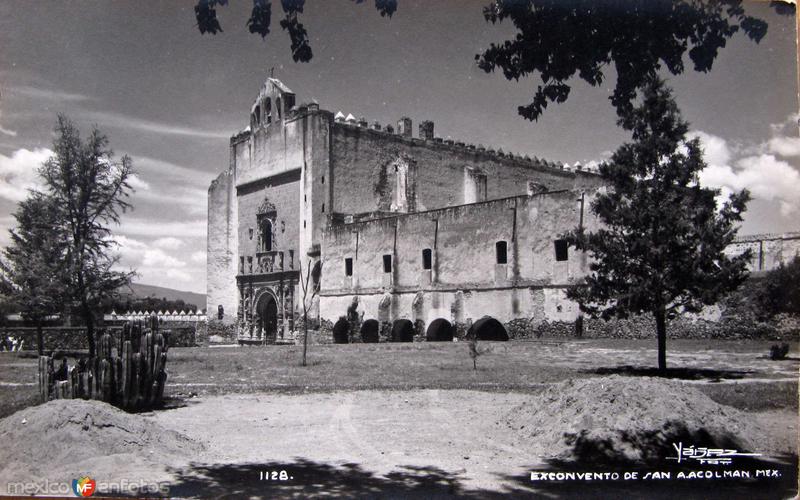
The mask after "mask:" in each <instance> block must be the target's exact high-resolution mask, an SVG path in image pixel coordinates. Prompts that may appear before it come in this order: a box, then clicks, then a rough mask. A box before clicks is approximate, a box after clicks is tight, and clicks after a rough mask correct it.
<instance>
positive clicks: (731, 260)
mask: <svg viewBox="0 0 800 500" xmlns="http://www.w3.org/2000/svg"><path fill="white" fill-rule="evenodd" d="M619 125H621V126H622V127H623V128H625V129H626V130H629V131H631V133H632V137H633V142H630V143H626V144H624V145H622V146H621V147H620V148H619V149H618V150H617V151H616V152H615V153H614V155H613V156H612V157H611V159H610V160H609V161H608V162H605V163H603V164H602V165H601V166H600V175H601V176H602V178H603V180H604V181H605V183H606V185H607V186H608V187H609V189H608V190H607V191H606V192H601V193H600V194H598V195H597V196H596V197H595V198H594V200H593V201H592V202H591V210H592V212H593V213H594V214H595V215H596V216H597V217H598V219H599V221H600V222H601V224H602V225H601V229H598V230H597V231H595V232H593V233H590V232H586V231H585V230H584V228H582V227H579V228H577V229H576V230H573V231H571V232H569V233H568V234H566V235H565V238H566V239H567V240H568V242H569V243H570V244H571V245H574V246H575V247H576V248H577V249H579V250H583V251H587V252H588V253H589V256H590V257H591V258H592V263H591V264H590V273H589V275H588V276H587V277H586V286H580V287H575V288H573V289H571V290H570V291H569V292H568V293H567V296H568V297H569V298H570V299H572V300H575V301H577V302H578V303H579V305H580V308H581V310H582V311H584V312H586V313H588V314H590V315H591V316H593V317H597V316H600V317H602V318H603V319H609V318H611V317H618V318H626V317H628V316H629V315H631V314H641V313H649V314H652V315H653V316H654V317H655V320H656V332H657V336H658V367H659V370H661V371H664V370H666V321H667V319H668V317H671V316H673V315H674V314H677V313H678V312H681V311H687V312H699V311H700V310H701V309H702V308H703V306H705V305H710V304H713V303H715V302H716V301H717V300H718V299H719V298H721V296H722V295H724V294H725V293H727V292H729V291H731V290H734V289H735V288H736V287H737V286H738V285H739V284H740V283H742V281H744V280H745V279H746V277H747V270H746V264H747V262H748V260H749V259H750V253H749V252H745V253H744V254H742V255H739V256H736V257H729V256H726V255H725V253H724V252H723V250H724V249H725V247H726V246H727V245H728V244H729V243H731V242H732V241H733V239H734V237H735V236H736V231H737V226H736V224H737V223H738V222H740V221H741V220H742V213H743V212H744V210H745V206H746V203H747V201H748V199H749V193H748V192H747V191H746V190H745V191H741V192H739V193H734V194H732V195H731V196H730V198H729V200H728V201H726V202H724V203H722V204H721V206H719V207H718V205H717V201H716V197H717V196H719V194H720V191H719V190H715V189H708V188H704V187H702V186H700V185H699V184H698V183H697V174H698V173H699V172H700V171H701V170H703V168H705V167H706V164H705V162H704V160H703V151H702V148H701V145H700V142H699V140H698V139H694V140H691V141H686V132H687V130H688V123H686V122H685V121H683V119H682V118H681V116H680V113H679V111H678V107H677V104H676V103H675V101H674V100H673V98H672V96H671V90H670V89H669V88H667V87H666V86H665V85H664V82H663V81H662V80H660V79H653V80H651V81H650V83H649V84H648V86H647V87H646V88H645V89H644V91H643V92H642V99H641V104H640V105H639V106H638V107H636V108H633V109H631V110H630V111H629V112H627V113H626V114H625V115H624V116H623V117H622V118H620V120H619Z"/></svg>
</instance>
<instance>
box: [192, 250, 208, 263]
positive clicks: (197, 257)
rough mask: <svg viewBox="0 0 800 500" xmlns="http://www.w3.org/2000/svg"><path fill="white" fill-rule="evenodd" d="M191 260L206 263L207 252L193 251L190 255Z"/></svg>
mask: <svg viewBox="0 0 800 500" xmlns="http://www.w3.org/2000/svg"><path fill="white" fill-rule="evenodd" d="M189 260H191V261H192V262H194V263H195V264H205V263H206V253H205V252H203V251H197V252H193V253H192V255H191V256H190V257H189Z"/></svg>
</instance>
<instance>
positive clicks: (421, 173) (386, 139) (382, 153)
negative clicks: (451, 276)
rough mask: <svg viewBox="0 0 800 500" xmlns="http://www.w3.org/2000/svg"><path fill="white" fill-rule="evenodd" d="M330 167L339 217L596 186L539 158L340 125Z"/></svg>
mask: <svg viewBox="0 0 800 500" xmlns="http://www.w3.org/2000/svg"><path fill="white" fill-rule="evenodd" d="M451 142H452V141H451ZM331 169H332V172H333V176H334V185H333V194H334V196H333V209H334V212H336V213H345V214H354V213H362V212H373V211H398V212H410V211H422V210H431V209H437V208H442V207H448V206H455V205H463V204H465V203H472V202H476V201H484V200H494V199H499V198H506V197H509V196H516V195H523V194H527V193H528V192H529V189H533V190H535V191H537V192H539V191H542V190H551V191H552V190H560V189H573V188H578V187H596V186H599V183H600V182H599V181H600V179H599V177H598V176H597V175H594V174H591V173H588V172H572V171H567V170H564V169H562V168H561V166H559V165H556V164H554V163H549V162H545V161H543V160H538V159H535V160H526V159H523V158H520V157H516V156H515V157H512V156H509V155H504V154H498V153H496V152H493V151H487V150H485V149H478V148H476V147H468V146H466V145H463V144H460V145H457V144H448V143H445V142H443V141H441V140H423V139H413V138H409V137H404V136H401V135H397V134H392V133H389V132H385V131H378V130H373V129H368V128H363V127H358V126H355V125H350V124H347V123H339V122H336V123H334V124H333V129H332V136H331ZM529 183H533V186H529Z"/></svg>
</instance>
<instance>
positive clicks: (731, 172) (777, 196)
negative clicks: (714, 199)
mask: <svg viewBox="0 0 800 500" xmlns="http://www.w3.org/2000/svg"><path fill="white" fill-rule="evenodd" d="M692 135H693V136H695V137H699V138H700V140H701V142H702V143H703V149H704V157H705V159H706V162H707V163H708V167H707V168H706V169H705V170H703V171H702V172H700V174H699V179H700V183H701V184H702V185H704V186H709V187H715V188H719V189H721V190H722V197H723V198H727V197H728V196H729V195H730V194H731V193H732V192H736V191H741V190H742V189H747V190H749V191H750V192H751V193H752V195H753V197H754V198H758V199H761V200H767V201H776V202H778V203H779V205H780V209H781V213H782V214H783V215H789V214H790V213H792V212H795V211H798V210H799V209H800V172H798V171H797V169H795V168H794V167H792V166H791V165H790V164H789V163H788V162H786V161H784V160H781V159H778V158H776V157H775V155H772V154H767V153H762V154H750V155H748V156H744V157H741V158H736V157H735V156H736V155H735V152H734V151H732V150H731V148H730V147H729V146H728V144H727V141H725V139H723V138H721V137H717V136H714V135H711V134H707V133H704V132H700V131H696V132H693V133H692Z"/></svg>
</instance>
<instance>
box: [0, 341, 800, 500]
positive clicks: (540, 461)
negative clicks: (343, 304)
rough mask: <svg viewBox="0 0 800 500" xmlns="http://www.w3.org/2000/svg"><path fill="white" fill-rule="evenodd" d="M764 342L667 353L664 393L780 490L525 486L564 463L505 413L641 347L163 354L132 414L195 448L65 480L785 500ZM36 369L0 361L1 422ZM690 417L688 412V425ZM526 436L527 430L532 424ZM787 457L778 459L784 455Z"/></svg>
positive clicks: (278, 491) (781, 374) (779, 419)
mask: <svg viewBox="0 0 800 500" xmlns="http://www.w3.org/2000/svg"><path fill="white" fill-rule="evenodd" d="M769 345H770V344H769V343H767V342H719V341H717V342H710V341H673V342H670V344H669V349H670V351H669V364H670V366H671V367H672V371H671V373H670V375H671V376H672V377H674V378H675V379H677V381H676V382H675V383H678V384H681V385H683V386H686V387H691V388H696V389H698V390H699V391H700V392H702V393H703V394H705V395H707V396H709V397H710V398H711V400H713V401H714V402H716V403H721V404H723V405H727V406H731V407H735V408H738V409H739V410H742V412H741V413H740V416H739V417H738V418H740V420H741V419H744V420H743V421H744V422H752V423H753V426H755V427H758V428H760V429H763V431H759V432H763V433H764V439H763V440H760V439H759V440H757V441H758V442H756V443H754V447H755V448H757V449H759V450H761V451H763V452H765V453H766V454H767V456H768V457H769V459H770V460H771V459H779V460H780V462H779V463H777V462H776V463H771V462H758V463H755V462H754V463H748V464H747V465H746V467H749V468H754V467H769V468H773V467H774V468H776V469H777V470H780V471H781V473H782V474H783V476H782V479H780V480H771V481H769V482H763V481H761V482H733V483H724V484H722V483H719V482H714V481H704V482H683V483H669V484H668V485H666V484H665V486H664V488H663V489H659V488H658V487H657V486H658V485H654V484H653V483H638V484H632V483H630V484H620V483H604V484H600V483H596V484H593V485H591V487H590V488H591V489H589V487H587V485H585V484H568V483H550V484H536V485H534V484H532V483H531V482H530V481H529V478H528V473H529V471H530V470H532V469H535V470H542V469H549V470H565V469H569V468H570V467H575V464H574V463H573V464H570V463H565V462H558V461H553V460H550V459H547V456H548V453H547V450H542V449H541V447H537V446H539V445H538V444H537V443H536V440H534V439H528V438H526V437H525V436H527V435H528V434H526V432H527V430H526V429H521V428H520V425H521V424H520V423H519V422H517V421H516V420H518V419H515V418H514V415H515V414H516V413H519V412H520V411H521V410H520V408H525V407H526V405H528V406H530V405H531V401H533V402H534V403H533V404H534V406H535V405H538V403H536V401H538V400H537V399H536V398H537V397H539V395H540V394H542V393H546V392H547V391H546V389H547V388H548V387H551V386H552V384H554V383H558V382H560V381H562V380H565V379H569V378H573V379H576V380H583V379H586V378H589V377H606V376H609V375H612V376H613V375H615V374H616V375H622V376H624V377H626V378H634V379H641V377H642V376H648V375H652V372H651V369H650V367H651V366H652V364H653V363H654V362H655V358H656V356H655V350H654V349H653V348H652V347H653V342H645V341H611V340H608V341H605V340H604V341H598V340H595V341H586V342H566V343H565V342H510V343H488V342H487V343H482V346H481V348H482V349H483V350H484V352H485V354H484V355H482V356H481V357H480V358H479V360H478V366H479V370H478V371H477V372H474V371H473V370H472V366H471V360H470V359H469V357H468V356H467V346H466V345H464V344H458V343H453V344H451V343H447V344H411V345H400V344H380V345H374V344H373V345H345V346H311V347H310V357H309V361H310V366H308V367H305V368H303V367H300V366H299V355H300V350H299V348H297V347H276V348H267V349H261V348H235V347H230V348H212V349H200V348H197V349H173V350H172V351H170V360H169V363H168V365H167V367H168V370H169V372H170V379H169V380H168V384H169V393H170V396H171V398H172V399H171V401H170V404H169V405H168V409H165V410H162V411H157V412H153V413H148V414H144V415H142V417H143V418H144V419H146V420H147V421H149V422H152V423H153V424H158V425H160V426H161V427H164V428H167V429H170V430H174V431H177V432H179V433H181V434H183V435H185V436H187V437H188V438H190V439H191V440H193V441H195V442H198V443H201V444H202V445H203V446H202V451H199V452H196V453H193V454H192V456H187V457H185V458H184V459H183V460H175V459H173V460H170V461H166V460H159V458H158V452H156V453H155V456H153V455H152V454H146V453H145V454H144V456H127V455H120V454H112V455H111V456H109V457H104V458H103V459H102V460H100V461H99V462H98V463H96V464H94V466H93V465H92V463H91V462H84V463H82V464H79V466H78V467H80V468H82V470H83V469H85V468H86V467H88V468H90V469H93V470H86V473H89V474H92V473H95V474H97V473H98V472H99V473H100V474H106V475H110V476H116V477H130V478H131V479H135V478H146V479H147V480H149V481H167V482H168V484H169V487H168V488H169V490H168V492H169V494H170V495H178V496H190V497H195V496H199V497H228V498H242V497H245V498H246V497H251V498H270V497H274V496H278V497H298V498H303V497H307V496H309V495H312V496H314V495H322V494H323V493H328V494H330V495H331V496H351V497H385V496H392V497H397V496H402V497H409V496H410V497H418V496H419V497H431V496H433V497H449V496H452V495H457V496H474V497H479V498H486V497H492V496H495V495H498V496H499V495H509V494H513V495H514V496H540V495H546V496H555V497H582V496H586V495H587V492H590V493H591V495H590V496H598V495H599V496H608V497H619V496H620V495H623V496H636V497H641V496H647V497H657V496H662V497H664V498H670V497H674V496H676V495H678V496H686V497H688V498H699V497H702V498H711V497H719V498H730V497H739V496H747V497H748V498H785V497H788V496H791V495H792V494H793V491H794V486H793V484H794V481H793V478H796V466H797V465H796V464H797V459H796V449H797V448H796V443H797V436H798V428H797V426H798V418H797V373H798V366H800V363H799V362H798V358H797V354H796V353H797V346H796V345H793V350H792V356H791V359H789V360H786V361H781V362H772V361H770V360H768V359H766V353H767V352H768V348H769ZM35 370H36V359H35V358H26V357H21V356H19V355H17V354H3V355H2V356H0V398H2V399H0V403H2V407H3V408H4V411H5V412H6V413H8V412H10V411H12V410H14V409H15V407H20V406H26V405H28V404H31V403H32V402H33V401H34V400H35V397H34V395H33V394H35V390H36V388H35V382H34V381H35ZM698 394H699V393H698ZM700 396H702V394H700ZM706 399H707V398H706ZM716 403H714V404H716ZM704 405H705V406H707V404H706V403H703V404H699V403H698V412H700V411H701V409H702V408H701V406H704ZM709 408H711V407H710V406H709ZM662 411H663V409H662ZM708 411H711V410H708ZM731 411H733V410H731ZM734 413H735V411H734ZM14 418H15V417H14V416H12V417H10V419H12V420H13V419H14ZM523 420H524V419H523ZM510 422H513V425H511V424H510ZM12 424H13V422H12ZM538 424H539V425H542V421H539V422H538ZM530 425H537V421H536V419H533V420H532V421H531V424H530ZM739 427H740V428H741V427H742V426H741V425H740V426H739ZM528 430H529V429H528ZM566 430H567V429H565V431H566ZM572 430H573V431H574V429H572ZM31 438H33V437H32V436H31ZM755 448H754V449H755ZM792 450H793V451H795V454H794V456H793V457H786V456H784V455H783V453H784V452H787V451H792ZM17 452H19V453H21V454H24V453H25V451H24V450H18V451H15V452H14V453H17ZM101 463H102V464H104V465H101ZM580 467H583V469H582V470H586V468H587V467H588V468H589V470H611V469H613V468H616V470H622V469H625V468H626V467H627V468H628V469H630V468H631V467H633V466H632V465H631V464H627V465H625V464H622V465H621V464H605V463H602V462H592V463H590V464H586V463H583V464H580ZM620 467H622V469H620ZM67 468H68V467H67ZM610 468H611V469H610ZM282 470H285V471H287V475H288V476H290V477H291V478H292V479H287V480H285V481H281V480H280V479H278V480H274V481H262V480H261V479H260V478H261V473H262V472H273V471H275V472H279V471H282ZM626 470H627V469H626ZM93 471H97V472H93ZM61 472H62V473H64V474H66V473H67V470H66V469H64V468H62V470H61ZM9 473H13V474H12V475H13V477H14V478H19V477H20V476H21V474H22V473H21V472H20V467H14V468H12V467H10V465H9V464H0V482H4V481H6V480H8V479H9ZM75 473H77V472H75ZM126 475H127V476H126ZM132 476H136V477H132ZM39 477H40V478H41V476H39ZM51 479H52V480H64V478H61V477H58V478H55V477H54V478H51ZM70 479H71V478H70ZM99 479H100V478H98V480H99ZM0 486H2V485H0Z"/></svg>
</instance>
